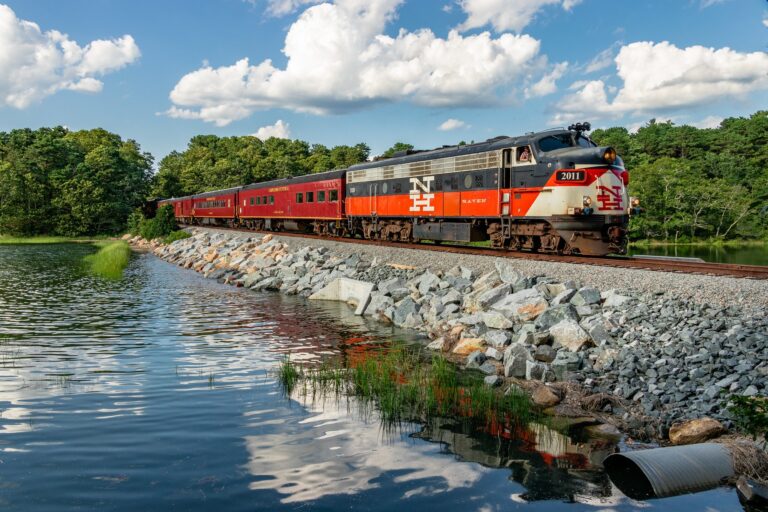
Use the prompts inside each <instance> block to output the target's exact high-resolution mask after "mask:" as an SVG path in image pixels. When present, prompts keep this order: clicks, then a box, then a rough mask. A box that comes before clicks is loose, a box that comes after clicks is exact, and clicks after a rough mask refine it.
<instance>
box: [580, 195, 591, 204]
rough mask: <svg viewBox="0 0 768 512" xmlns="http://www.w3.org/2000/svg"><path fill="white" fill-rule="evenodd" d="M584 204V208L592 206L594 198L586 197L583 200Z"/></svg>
mask: <svg viewBox="0 0 768 512" xmlns="http://www.w3.org/2000/svg"><path fill="white" fill-rule="evenodd" d="M582 204H583V205H584V206H591V205H592V198H591V197H589V196H584V198H583V199H582Z"/></svg>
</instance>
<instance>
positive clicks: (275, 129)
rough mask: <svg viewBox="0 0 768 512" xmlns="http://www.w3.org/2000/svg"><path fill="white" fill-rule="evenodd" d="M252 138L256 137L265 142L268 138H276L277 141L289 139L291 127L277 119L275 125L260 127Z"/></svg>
mask: <svg viewBox="0 0 768 512" xmlns="http://www.w3.org/2000/svg"><path fill="white" fill-rule="evenodd" d="M253 136H254V137H258V138H259V139H261V140H267V139H268V138H270V137H277V138H278V139H290V138H291V126H290V125H289V124H288V123H286V122H284V121H283V120H282V119H278V120H277V122H275V124H270V125H267V126H262V127H261V128H259V129H258V130H256V133H254V134H253Z"/></svg>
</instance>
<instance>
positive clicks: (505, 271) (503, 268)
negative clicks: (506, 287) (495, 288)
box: [494, 260, 523, 284]
mask: <svg viewBox="0 0 768 512" xmlns="http://www.w3.org/2000/svg"><path fill="white" fill-rule="evenodd" d="M494 265H495V266H496V272H498V273H499V278H500V279H501V281H502V282H504V283H506V284H515V283H516V282H517V281H519V280H520V279H521V278H522V277H523V276H522V274H520V272H518V271H517V270H515V269H513V268H512V266H511V265H509V264H508V263H503V262H501V261H498V260H497V261H496V262H495V263H494Z"/></svg>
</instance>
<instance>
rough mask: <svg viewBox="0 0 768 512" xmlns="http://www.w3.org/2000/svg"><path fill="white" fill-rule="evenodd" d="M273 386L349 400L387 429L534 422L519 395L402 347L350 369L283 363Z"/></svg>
mask: <svg viewBox="0 0 768 512" xmlns="http://www.w3.org/2000/svg"><path fill="white" fill-rule="evenodd" d="M278 380H279V382H280V384H281V385H282V386H283V389H284V391H285V392H286V393H288V394H290V393H292V392H293V391H294V390H295V389H297V386H298V385H299V384H303V386H304V388H303V392H304V393H305V394H311V395H313V396H316V395H320V396H325V395H327V394H329V393H334V394H337V395H342V394H343V395H347V396H354V397H356V398H357V399H358V400H359V402H360V403H361V406H362V407H363V408H364V409H368V408H369V406H372V405H373V406H375V407H376V409H378V411H379V413H380V417H381V420H382V422H384V423H387V424H392V423H398V422H402V421H427V420H429V419H430V418H432V417H437V416H458V417H462V418H466V419H470V420H477V421H480V422H483V423H485V424H499V423H516V424H525V423H528V422H530V421H532V420H534V419H537V418H538V415H537V413H536V412H535V409H534V407H533V406H532V404H531V402H530V399H529V398H528V396H527V395H526V394H525V393H523V392H522V391H520V392H515V391H514V390H511V392H510V391H508V392H507V393H503V392H501V390H499V389H494V388H490V387H488V386H486V385H485V384H484V382H483V380H482V379H481V378H478V376H476V375H474V374H467V373H460V371H459V370H458V369H457V368H456V366H455V365H453V364H452V363H451V362H449V361H448V360H446V359H445V357H443V356H442V355H430V356H429V357H424V356H423V355H422V354H421V353H420V352H418V351H416V350H414V349H412V348H411V347H408V346H405V345H395V346H393V347H391V348H388V349H385V350H383V351H381V352H371V353H370V355H369V357H366V358H364V359H362V360H359V361H357V362H355V363H354V364H353V365H352V366H351V367H345V366H344V365H343V364H342V363H341V362H336V361H325V362H323V363H322V364H321V365H320V366H318V367H308V366H298V365H296V364H295V363H294V362H292V361H291V360H290V358H285V359H284V360H283V361H282V363H281V365H280V367H279V369H278Z"/></svg>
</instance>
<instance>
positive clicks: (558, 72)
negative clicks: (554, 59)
mask: <svg viewBox="0 0 768 512" xmlns="http://www.w3.org/2000/svg"><path fill="white" fill-rule="evenodd" d="M567 69H568V63H567V62H559V63H557V64H555V66H554V67H553V68H552V71H550V72H549V73H547V74H546V75H544V76H543V77H541V80H539V81H538V82H536V83H535V84H533V85H531V86H530V87H526V88H525V97H526V98H536V97H538V96H546V95H547V94H552V93H553V92H555V91H557V83H556V82H557V81H558V80H560V78H562V77H563V75H564V74H565V72H566V70H567Z"/></svg>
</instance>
